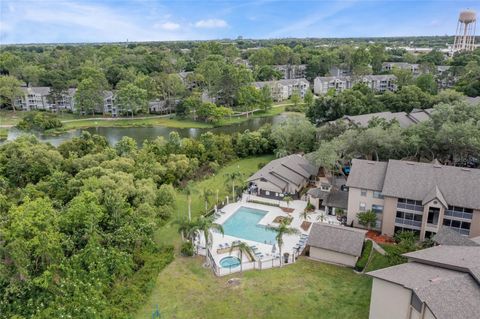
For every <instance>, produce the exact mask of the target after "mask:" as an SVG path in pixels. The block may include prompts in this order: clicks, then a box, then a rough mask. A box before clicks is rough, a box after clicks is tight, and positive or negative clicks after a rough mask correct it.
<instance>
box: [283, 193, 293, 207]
mask: <svg viewBox="0 0 480 319" xmlns="http://www.w3.org/2000/svg"><path fill="white" fill-rule="evenodd" d="M283 200H284V201H285V202H286V203H287V207H289V206H290V202H291V201H292V200H293V198H292V196H290V195H287V196H285V197H284V198H283Z"/></svg>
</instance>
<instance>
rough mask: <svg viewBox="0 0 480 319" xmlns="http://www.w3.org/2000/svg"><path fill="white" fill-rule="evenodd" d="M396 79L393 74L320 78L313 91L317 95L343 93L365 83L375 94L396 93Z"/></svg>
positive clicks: (315, 82)
mask: <svg viewBox="0 0 480 319" xmlns="http://www.w3.org/2000/svg"><path fill="white" fill-rule="evenodd" d="M396 79H397V78H396V77H395V76H394V75H392V74H385V75H364V76H360V77H355V76H319V77H316V78H315V80H314V82H313V91H314V93H315V94H317V95H321V94H326V93H327V92H328V91H329V90H332V89H333V90H335V91H336V92H342V91H344V90H346V89H351V88H352V87H353V86H354V85H355V84H357V83H364V84H366V85H367V86H368V87H369V88H370V89H372V90H373V91H375V92H385V91H395V90H396V89H397V86H396V84H395V81H396Z"/></svg>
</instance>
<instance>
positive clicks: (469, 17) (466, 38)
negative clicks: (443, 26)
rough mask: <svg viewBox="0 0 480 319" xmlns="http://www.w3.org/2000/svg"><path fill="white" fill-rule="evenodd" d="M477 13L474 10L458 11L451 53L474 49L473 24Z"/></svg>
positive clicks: (474, 24)
mask: <svg viewBox="0 0 480 319" xmlns="http://www.w3.org/2000/svg"><path fill="white" fill-rule="evenodd" d="M476 23H477V15H476V14H475V11H472V10H465V11H462V12H460V16H459V17H458V23H457V32H456V33H455V42H454V43H453V48H452V49H453V53H455V52H460V51H473V50H474V49H475V26H476Z"/></svg>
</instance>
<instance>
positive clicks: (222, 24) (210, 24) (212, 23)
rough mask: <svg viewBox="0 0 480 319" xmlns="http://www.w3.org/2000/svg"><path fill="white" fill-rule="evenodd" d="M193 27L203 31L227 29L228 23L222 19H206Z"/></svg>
mask: <svg viewBox="0 0 480 319" xmlns="http://www.w3.org/2000/svg"><path fill="white" fill-rule="evenodd" d="M195 27H197V28H205V29H213V28H226V27H228V23H227V21H225V20H222V19H206V20H199V21H197V22H196V23H195Z"/></svg>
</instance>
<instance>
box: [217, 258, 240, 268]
mask: <svg viewBox="0 0 480 319" xmlns="http://www.w3.org/2000/svg"><path fill="white" fill-rule="evenodd" d="M220 266H222V267H223V268H235V267H238V266H240V259H239V258H237V257H233V256H228V257H225V258H222V260H220Z"/></svg>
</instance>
